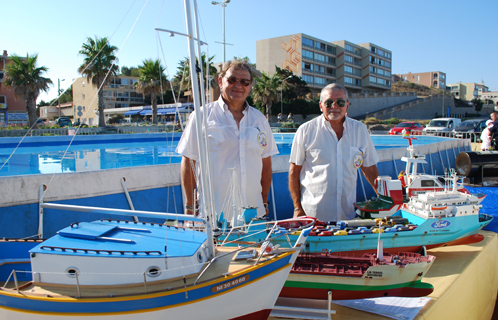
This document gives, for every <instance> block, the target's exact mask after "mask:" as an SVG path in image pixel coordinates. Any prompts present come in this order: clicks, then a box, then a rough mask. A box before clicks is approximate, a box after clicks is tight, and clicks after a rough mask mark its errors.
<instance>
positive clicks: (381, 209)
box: [354, 131, 486, 218]
mask: <svg viewBox="0 0 498 320" xmlns="http://www.w3.org/2000/svg"><path fill="white" fill-rule="evenodd" d="M403 139H407V140H408V148H407V151H408V156H407V157H402V158H401V161H404V162H406V168H405V170H404V171H401V172H400V174H399V175H398V179H392V178H391V177H390V176H379V177H377V179H376V180H375V188H376V189H377V192H378V194H379V196H378V197H374V198H372V200H367V201H362V202H356V203H355V204H354V206H355V207H356V212H357V213H358V214H359V215H360V216H361V217H362V218H372V217H375V218H378V217H385V216H389V215H392V214H393V213H394V212H396V211H398V210H399V209H400V208H401V206H402V205H403V203H406V202H408V201H409V200H410V198H411V197H414V196H418V195H420V194H425V193H426V192H429V191H443V190H445V187H446V180H448V178H447V177H441V176H436V175H431V174H425V173H423V174H422V173H418V170H417V169H418V165H419V164H422V165H424V164H427V161H426V160H425V155H424V154H419V153H416V150H415V148H414V146H413V143H412V140H417V138H415V137H412V136H410V133H409V132H406V131H405V132H403ZM450 180H451V179H450ZM457 190H458V191H459V192H463V193H470V192H469V191H468V190H467V189H465V188H464V187H463V184H461V183H460V184H458V185H457ZM475 195H476V196H477V198H478V199H479V203H481V202H482V200H484V198H485V197H486V194H484V193H478V194H475Z"/></svg>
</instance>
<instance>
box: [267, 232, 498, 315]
mask: <svg viewBox="0 0 498 320" xmlns="http://www.w3.org/2000/svg"><path fill="white" fill-rule="evenodd" d="M480 233H481V234H482V235H484V240H483V241H481V242H479V243H475V244H471V245H461V246H452V247H445V248H436V249H432V250H429V251H428V254H431V255H434V256H436V261H435V263H434V264H433V266H432V267H431V269H430V270H429V272H428V273H427V274H426V275H425V276H424V278H423V280H422V281H423V282H427V283H431V284H432V285H433V286H434V292H433V293H432V294H431V295H429V296H428V297H430V298H431V300H430V301H429V302H428V303H427V304H426V305H425V307H424V308H423V309H422V310H421V311H420V312H419V314H418V315H417V317H416V318H415V319H417V320H442V319H451V320H456V319H465V320H472V319H483V320H484V319H486V320H489V319H491V317H492V315H493V311H494V308H495V302H496V296H497V292H498V237H497V234H496V233H494V232H490V231H481V232H480ZM296 302H298V303H296ZM301 302H306V304H310V303H309V301H306V300H304V301H303V300H300V301H293V302H292V303H291V304H289V301H287V300H285V299H279V301H278V302H277V304H279V305H292V306H294V307H296V306H298V305H297V304H299V303H301ZM303 304H305V303H302V305H299V307H302V306H303ZM326 304H327V302H326V301H319V302H317V301H314V302H313V304H312V305H309V306H307V307H311V308H317V307H320V308H322V309H326ZM332 310H336V314H335V315H333V316H332V319H334V320H346V319H347V320H360V319H362V320H364V319H372V320H374V319H390V318H387V317H384V316H381V315H377V314H373V313H369V312H364V311H360V310H356V309H352V308H348V307H344V306H340V305H337V304H334V303H333V304H332ZM305 318H307V317H303V319H305ZM269 319H285V318H276V317H270V318H269ZM294 319H295V318H294Z"/></svg>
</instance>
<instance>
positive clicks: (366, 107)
mask: <svg viewBox="0 0 498 320" xmlns="http://www.w3.org/2000/svg"><path fill="white" fill-rule="evenodd" d="M415 99H417V95H416V93H415V92H392V93H370V94H355V93H354V94H351V96H350V97H349V101H350V106H349V110H348V115H349V116H350V117H357V116H363V115H365V114H366V113H367V112H368V113H369V114H370V113H375V112H376V111H378V110H382V109H385V108H388V107H390V106H394V105H398V104H402V103H406V102H408V101H412V100H415Z"/></svg>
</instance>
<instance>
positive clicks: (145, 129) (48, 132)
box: [0, 124, 180, 137]
mask: <svg viewBox="0 0 498 320" xmlns="http://www.w3.org/2000/svg"><path fill="white" fill-rule="evenodd" d="M178 130H180V128H179V127H178V126H177V125H175V124H165V125H156V126H153V125H151V126H123V127H118V126H116V127H115V126H107V127H102V128H101V127H92V128H79V129H78V128H77V127H65V128H53V129H31V130H29V129H18V130H0V137H23V136H28V137H40V136H67V135H78V136H79V135H97V134H129V133H158V132H172V131H178Z"/></svg>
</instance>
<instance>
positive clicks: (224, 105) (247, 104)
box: [218, 94, 249, 114]
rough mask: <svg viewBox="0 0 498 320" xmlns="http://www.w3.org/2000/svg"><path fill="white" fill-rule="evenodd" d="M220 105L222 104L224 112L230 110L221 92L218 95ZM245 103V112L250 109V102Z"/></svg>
mask: <svg viewBox="0 0 498 320" xmlns="http://www.w3.org/2000/svg"><path fill="white" fill-rule="evenodd" d="M218 105H219V106H220V108H221V111H223V112H225V111H228V106H227V104H226V103H225V100H223V98H222V97H221V94H220V96H219V97H218ZM244 105H245V107H244V111H242V112H243V113H244V114H245V113H247V111H248V110H249V103H247V101H244Z"/></svg>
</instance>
